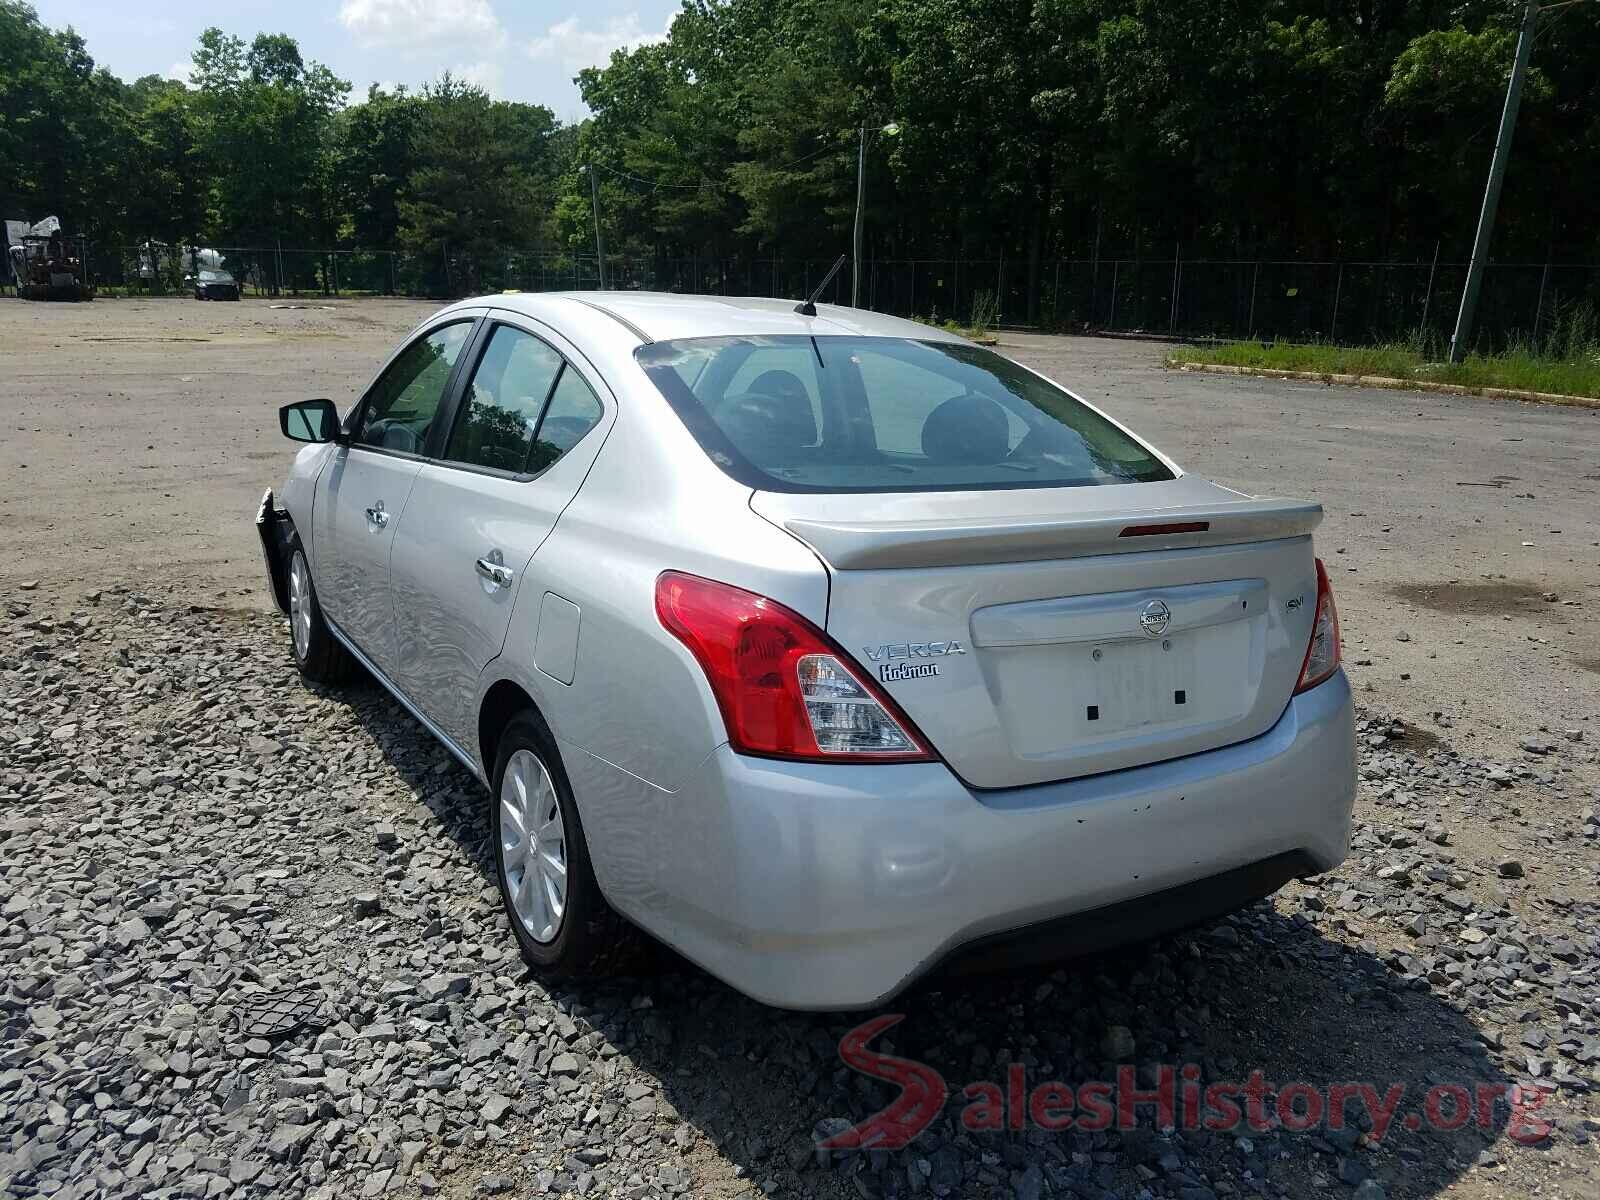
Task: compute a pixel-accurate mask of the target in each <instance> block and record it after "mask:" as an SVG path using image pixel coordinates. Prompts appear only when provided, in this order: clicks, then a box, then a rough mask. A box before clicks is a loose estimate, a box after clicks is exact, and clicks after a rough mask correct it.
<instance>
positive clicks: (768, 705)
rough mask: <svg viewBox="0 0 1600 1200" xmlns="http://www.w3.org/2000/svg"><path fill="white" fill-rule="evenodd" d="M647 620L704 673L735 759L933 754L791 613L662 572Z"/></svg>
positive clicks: (749, 595)
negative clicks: (738, 756)
mask: <svg viewBox="0 0 1600 1200" xmlns="http://www.w3.org/2000/svg"><path fill="white" fill-rule="evenodd" d="M656 615H657V616H658V617H660V619H661V624H662V625H664V626H665V627H666V628H667V629H668V630H669V631H670V632H671V633H672V634H673V635H674V636H676V637H677V638H678V640H679V641H681V642H682V643H683V644H684V645H685V646H687V647H689V650H690V652H691V653H693V654H694V656H695V659H696V660H697V661H698V662H699V663H700V667H701V669H702V670H704V671H705V673H706V679H707V680H708V681H709V682H710V684H711V691H712V693H713V694H714V695H715V696H716V698H717V706H718V707H719V708H720V709H721V710H722V719H723V722H724V723H725V724H726V725H727V727H728V741H729V742H730V743H731V744H732V746H733V748H734V749H735V750H738V751H739V752H741V753H743V754H759V755H764V756H766V757H769V758H790V759H806V760H810V761H823V762H838V761H841V760H846V761H856V762H913V761H915V762H926V761H928V760H930V759H931V758H932V757H933V756H932V755H931V754H930V753H929V751H928V748H927V743H926V742H924V741H923V739H922V737H921V735H919V734H918V733H917V731H916V729H915V727H914V726H913V725H912V724H911V722H910V721H909V720H907V719H906V717H905V714H904V713H902V712H901V711H900V709H899V707H898V706H897V705H896V704H895V703H894V701H893V700H891V699H890V698H889V697H888V696H887V695H885V694H884V693H883V692H882V691H880V690H879V689H878V688H877V687H876V686H875V685H874V684H873V683H872V681H871V680H869V679H867V678H866V677H865V676H864V675H862V674H861V672H860V671H858V670H857V669H856V668H855V667H854V666H853V665H852V664H851V663H850V660H849V656H848V655H846V654H845V653H844V651H842V650H841V649H840V648H839V647H838V646H837V645H835V644H834V642H833V641H832V640H831V639H830V638H829V637H828V635H827V634H825V633H823V632H822V631H821V630H820V629H818V628H817V627H816V626H815V625H813V624H811V622H809V621H807V620H806V619H805V618H804V617H802V616H801V615H800V614H799V613H796V612H793V611H791V610H790V609H787V608H785V607H784V606H783V605H781V604H779V603H777V602H776V601H774V600H769V599H767V598H766V597H765V596H758V595H756V594H755V593H754V592H747V591H745V590H744V589H743V588H736V587H732V586H730V585H728V584H725V583H716V582H714V581H712V580H710V579H702V578H700V577H699V576H698V575H685V574H683V573H682V572H680V571H665V572H663V573H662V574H661V576H660V578H658V579H657V580H656Z"/></svg>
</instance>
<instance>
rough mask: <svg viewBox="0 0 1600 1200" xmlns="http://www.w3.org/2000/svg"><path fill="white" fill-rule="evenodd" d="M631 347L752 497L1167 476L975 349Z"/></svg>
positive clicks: (1028, 378) (812, 344) (1119, 437)
mask: <svg viewBox="0 0 1600 1200" xmlns="http://www.w3.org/2000/svg"><path fill="white" fill-rule="evenodd" d="M635 353H636V357H637V359H638V361H639V364H640V365H641V366H642V367H643V368H644V370H645V373H646V374H648V375H649V376H650V378H651V380H652V381H653V382H654V383H655V385H656V387H658V388H659V389H660V390H661V394H662V395H663V396H665V397H666V398H667V401H668V402H669V403H670V404H671V405H672V407H673V408H674V409H675V410H676V411H677V413H678V416H679V417H681V418H682V420H683V423H684V424H685V425H687V426H688V427H689V431H690V432H691V433H693V434H694V436H695V438H696V439H698V441H699V442H700V445H701V447H702V448H704V450H705V451H706V453H707V454H709V455H710V456H711V458H712V461H714V462H715V463H716V464H717V465H718V466H719V467H721V468H722V469H723V470H724V471H726V472H727V473H728V474H729V475H731V476H733V477H734V478H735V479H737V480H739V481H740V482H741V483H744V484H747V485H748V486H750V487H753V488H757V489H759V490H761V491H775V492H921V491H940V490H945V491H948V490H990V489H996V488H1038V487H1085V486H1088V485H1091V484H1100V483H1138V482H1145V481H1149V480H1158V479H1171V478H1172V477H1173V475H1172V472H1171V471H1170V470H1168V469H1167V467H1166V466H1165V465H1164V464H1163V463H1162V462H1161V460H1160V459H1158V458H1156V457H1155V456H1154V455H1152V454H1151V453H1150V451H1149V450H1147V449H1146V448H1145V447H1143V446H1141V445H1140V444H1139V443H1138V442H1136V441H1134V440H1133V439H1132V438H1131V437H1129V436H1128V435H1127V434H1125V433H1123V432H1122V431H1121V430H1120V429H1118V428H1117V427H1116V426H1115V425H1113V424H1112V423H1111V422H1110V421H1108V420H1106V419H1105V418H1104V417H1102V416H1100V415H1099V414H1098V413H1096V412H1094V411H1093V410H1091V409H1089V408H1087V407H1086V406H1085V405H1083V404H1081V403H1080V402H1079V401H1077V400H1075V399H1073V397H1072V396H1070V395H1068V394H1067V393H1066V392H1064V391H1062V390H1061V389H1060V388H1058V387H1055V386H1054V385H1052V384H1050V383H1047V382H1045V381H1044V380H1043V379H1040V378H1039V377H1038V376H1037V375H1034V374H1032V373H1031V372H1029V371H1026V370H1024V369H1023V368H1022V367H1019V366H1017V364H1015V363H1013V362H1011V361H1009V360H1008V359H1005V358H1002V357H1001V356H1000V355H998V354H995V353H992V352H991V351H988V350H985V349H982V348H981V347H978V346H966V345H961V344H957V343H950V342H922V341H914V340H911V339H907V338H857V337H816V338H813V337H806V336H801V335H790V336H781V337H718V338H684V339H680V340H678V341H670V342H656V343H654V344H652V345H649V346H641V347H640V348H639V349H638V351H636V352H635Z"/></svg>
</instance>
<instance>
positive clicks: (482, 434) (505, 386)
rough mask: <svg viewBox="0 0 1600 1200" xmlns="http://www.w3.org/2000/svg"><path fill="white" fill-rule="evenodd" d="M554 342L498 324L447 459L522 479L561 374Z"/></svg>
mask: <svg viewBox="0 0 1600 1200" xmlns="http://www.w3.org/2000/svg"><path fill="white" fill-rule="evenodd" d="M561 368H562V360H561V355H559V354H557V353H556V351H555V350H554V349H553V348H552V347H551V346H550V344H549V343H548V342H545V341H542V340H541V339H539V338H536V337H534V336H533V335H532V334H531V333H525V332H524V331H522V330H521V329H517V328H516V327H514V326H511V325H496V326H495V328H494V332H493V333H492V334H491V335H490V337H489V344H488V346H487V347H486V348H485V349H484V352H483V357H482V358H480V359H479V360H478V366H477V369H476V370H475V371H473V373H472V381H471V382H470V383H468V384H467V390H466V393H465V395H464V396H463V397H462V402H461V415H460V416H459V417H457V418H456V425H455V428H454V429H453V430H452V431H451V433H450V442H449V445H448V446H446V447H445V453H444V456H445V458H447V459H449V460H450V461H452V462H459V463H466V464H467V465H468V466H474V467H489V468H491V469H492V470H496V471H509V472H510V473H512V474H514V475H520V474H522V473H523V472H525V471H527V470H528V469H529V468H528V456H529V453H530V452H531V451H532V449H533V435H534V432H535V430H537V429H538V427H539V414H540V413H542V412H543V411H544V406H545V402H546V401H547V400H548V399H549V398H550V389H551V388H553V387H554V386H555V382H556V377H557V376H558V375H559V374H560V373H561Z"/></svg>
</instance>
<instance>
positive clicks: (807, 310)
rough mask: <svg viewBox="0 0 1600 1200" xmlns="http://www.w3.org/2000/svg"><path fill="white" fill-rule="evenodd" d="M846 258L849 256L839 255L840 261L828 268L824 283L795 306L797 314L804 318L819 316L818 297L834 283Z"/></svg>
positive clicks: (823, 279)
mask: <svg viewBox="0 0 1600 1200" xmlns="http://www.w3.org/2000/svg"><path fill="white" fill-rule="evenodd" d="M846 257H847V255H843V254H841V255H839V261H838V262H836V263H834V264H833V266H831V267H829V268H828V273H827V274H826V275H824V276H823V277H822V282H821V283H819V284H817V289H816V291H814V292H812V293H811V295H809V296H807V297H806V298H805V299H804V300H802V301H801V302H800V303H799V304H796V305H795V306H794V310H795V312H797V313H799V314H800V315H801V316H802V317H814V316H816V315H817V297H818V296H820V295H822V293H823V291H824V290H825V289H826V288H827V286H828V285H829V284H830V283H832V282H833V277H834V276H835V275H837V274H838V273H839V268H840V267H842V266H844V260H845V258H846Z"/></svg>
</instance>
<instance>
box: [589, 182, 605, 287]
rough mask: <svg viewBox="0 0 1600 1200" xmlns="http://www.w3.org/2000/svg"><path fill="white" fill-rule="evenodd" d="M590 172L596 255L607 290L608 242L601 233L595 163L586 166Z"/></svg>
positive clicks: (598, 186)
mask: <svg viewBox="0 0 1600 1200" xmlns="http://www.w3.org/2000/svg"><path fill="white" fill-rule="evenodd" d="M584 170H585V171H587V172H588V173H589V199H590V200H592V201H593V202H594V256H595V261H596V262H598V263H599V264H600V290H601V291H602V292H603V291H605V290H606V242H605V238H604V237H603V236H602V235H601V233H600V181H599V180H598V179H597V178H595V173H594V164H593V163H590V164H589V165H588V166H586V167H585V168H584Z"/></svg>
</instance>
